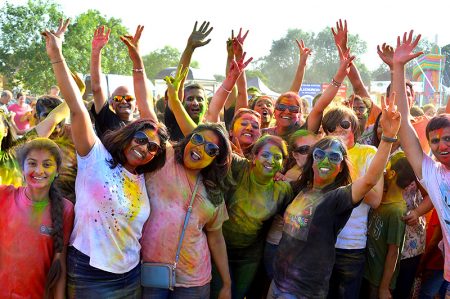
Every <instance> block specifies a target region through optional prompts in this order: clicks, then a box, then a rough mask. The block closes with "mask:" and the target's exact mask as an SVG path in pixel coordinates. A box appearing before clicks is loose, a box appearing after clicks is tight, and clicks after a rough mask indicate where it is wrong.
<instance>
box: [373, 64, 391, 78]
mask: <svg viewBox="0 0 450 299" xmlns="http://www.w3.org/2000/svg"><path fill="white" fill-rule="evenodd" d="M371 77H372V80H374V81H391V72H390V70H389V67H388V66H387V64H385V63H384V62H383V63H382V64H380V65H379V66H378V68H377V69H376V70H374V71H373V72H372V73H371Z"/></svg>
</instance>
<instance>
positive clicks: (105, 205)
mask: <svg viewBox="0 0 450 299" xmlns="http://www.w3.org/2000/svg"><path fill="white" fill-rule="evenodd" d="M110 159H111V155H110V154H109V152H108V151H107V150H106V148H105V147H104V146H103V144H102V143H101V142H100V140H99V139H98V138H97V140H96V142H95V144H94V146H93V147H92V149H91V151H90V152H89V154H87V155H86V156H84V157H80V156H77V160H78V173H77V178H76V182H75V191H76V203H75V221H74V225H73V231H72V235H71V237H70V244H71V245H73V246H74V247H75V248H76V249H78V250H79V251H81V252H82V253H84V254H86V255H88V256H89V257H90V261H89V264H90V265H91V266H92V267H95V268H98V269H101V270H104V271H108V272H111V273H116V274H122V273H126V272H128V271H130V270H131V269H133V268H134V267H135V266H136V265H137V264H138V263H139V261H140V250H141V245H140V244H139V239H140V238H141V235H142V228H143V226H144V223H145V221H147V218H148V216H149V215H150V203H149V200H148V197H147V191H146V189H145V180H144V175H134V174H132V173H130V172H128V171H127V170H126V169H125V168H124V167H123V166H122V165H120V164H119V165H118V166H117V167H115V168H114V169H111V168H110V166H109V164H108V163H107V160H110Z"/></svg>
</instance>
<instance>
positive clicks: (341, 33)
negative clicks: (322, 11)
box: [331, 19, 348, 52]
mask: <svg viewBox="0 0 450 299" xmlns="http://www.w3.org/2000/svg"><path fill="white" fill-rule="evenodd" d="M331 32H332V33H333V37H334V43H335V44H336V46H338V47H341V50H342V51H344V52H345V51H347V48H348V46H347V39H348V30H347V20H344V25H342V20H341V19H339V21H338V22H336V30H335V29H334V28H333V27H332V28H331Z"/></svg>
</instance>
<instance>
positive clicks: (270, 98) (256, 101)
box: [250, 95, 273, 110]
mask: <svg viewBox="0 0 450 299" xmlns="http://www.w3.org/2000/svg"><path fill="white" fill-rule="evenodd" d="M259 100H269V101H271V102H272V105H273V99H272V97H271V96H268V95H261V96H257V97H255V98H254V99H252V101H251V103H250V109H252V110H255V107H256V103H258V101H259Z"/></svg>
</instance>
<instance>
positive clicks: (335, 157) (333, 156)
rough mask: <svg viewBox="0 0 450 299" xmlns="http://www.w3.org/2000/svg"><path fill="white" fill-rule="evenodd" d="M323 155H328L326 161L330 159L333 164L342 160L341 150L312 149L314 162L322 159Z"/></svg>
mask: <svg viewBox="0 0 450 299" xmlns="http://www.w3.org/2000/svg"><path fill="white" fill-rule="evenodd" d="M325 157H328V161H330V162H331V163H333V164H336V165H337V164H339V163H341V162H342V160H344V156H343V155H342V153H341V152H326V151H324V150H322V149H320V148H316V149H315V150H314V151H313V159H314V161H316V162H320V161H323V160H324V159H325Z"/></svg>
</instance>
